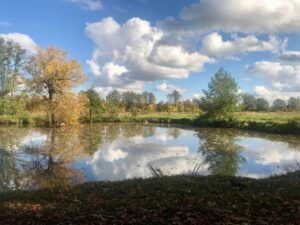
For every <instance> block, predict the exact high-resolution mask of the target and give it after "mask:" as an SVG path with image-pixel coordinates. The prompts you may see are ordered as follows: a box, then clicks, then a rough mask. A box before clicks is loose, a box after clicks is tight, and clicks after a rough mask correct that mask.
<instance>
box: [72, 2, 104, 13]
mask: <svg viewBox="0 0 300 225" xmlns="http://www.w3.org/2000/svg"><path fill="white" fill-rule="evenodd" d="M68 1H69V2H72V3H75V4H77V5H79V6H80V7H81V8H82V9H85V10H90V11H97V10H100V9H102V7H103V6H102V3H101V1H100V0H68Z"/></svg>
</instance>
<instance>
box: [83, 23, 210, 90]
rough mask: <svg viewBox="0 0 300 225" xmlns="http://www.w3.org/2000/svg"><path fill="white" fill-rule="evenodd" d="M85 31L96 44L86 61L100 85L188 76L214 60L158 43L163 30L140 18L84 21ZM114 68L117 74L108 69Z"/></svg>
mask: <svg viewBox="0 0 300 225" xmlns="http://www.w3.org/2000/svg"><path fill="white" fill-rule="evenodd" d="M86 33H87V35H88V36H89V37H90V38H91V39H92V40H93V42H94V43H95V44H96V49H95V50H94V53H93V55H92V58H91V59H90V60H89V61H88V64H89V66H90V69H91V72H92V74H93V75H94V76H95V77H97V78H98V81H99V83H100V84H101V86H103V87H117V88H121V87H123V88H124V87H126V86H128V85H131V84H134V85H136V82H143V81H154V80H165V79H180V78H188V76H189V74H190V73H191V72H200V71H202V70H203V66H204V64H205V63H214V62H215V61H214V59H212V58H209V57H208V56H205V55H201V54H200V53H198V52H197V51H188V50H186V49H185V48H183V47H182V46H180V45H167V44H162V43H161V41H162V39H163V36H164V31H163V30H162V29H159V28H157V27H155V26H151V24H150V22H148V21H145V20H142V19H140V18H132V19H130V20H128V21H126V22H125V23H124V24H119V23H117V22H116V21H115V20H114V19H113V18H111V17H108V18H105V19H103V20H101V21H99V22H96V23H91V24H87V27H86ZM121 68H122V69H121ZM115 69H117V70H118V72H117V73H114V72H112V70H113V71H115Z"/></svg>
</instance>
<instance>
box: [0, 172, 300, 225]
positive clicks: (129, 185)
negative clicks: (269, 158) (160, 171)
mask: <svg viewBox="0 0 300 225" xmlns="http://www.w3.org/2000/svg"><path fill="white" fill-rule="evenodd" d="M0 212H1V213H0V224H299V221H300V172H299V171H298V172H294V173H290V174H288V175H285V176H278V177H272V178H268V179H262V180H254V179H248V178H234V177H214V176H208V177H198V176H196V177H194V176H193V177H189V176H176V177H157V178H151V179H146V180H141V179H137V180H129V181H122V182H108V183H104V182H99V183H88V184H82V185H77V186H73V187H65V188H56V189H48V190H39V191H33V192H13V193H9V194H2V195H1V194H0Z"/></svg>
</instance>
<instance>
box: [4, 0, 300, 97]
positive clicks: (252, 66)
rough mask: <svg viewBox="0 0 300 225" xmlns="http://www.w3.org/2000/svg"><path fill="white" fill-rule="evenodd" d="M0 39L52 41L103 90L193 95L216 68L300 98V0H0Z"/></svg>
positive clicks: (252, 85) (258, 89)
mask: <svg viewBox="0 0 300 225" xmlns="http://www.w3.org/2000/svg"><path fill="white" fill-rule="evenodd" d="M0 11H1V14H0V37H3V38H4V39H7V40H13V41H15V42H17V43H19V44H20V45H21V46H22V47H23V48H24V49H26V50H27V52H28V54H35V49H36V47H37V46H38V47H43V48H46V47H48V46H55V47H57V48H61V49H63V50H66V51H68V52H69V56H68V57H69V58H70V59H77V60H78V61H79V62H80V63H81V65H82V67H83V69H84V71H85V73H86V74H87V77H88V79H87V81H86V83H85V84H84V85H82V86H81V87H80V89H87V88H90V87H94V88H95V90H97V91H98V93H99V94H100V95H102V96H105V95H106V94H107V93H108V92H110V91H111V90H114V89H117V90H119V91H127V90H133V91H137V92H142V91H144V90H146V91H152V92H154V93H155V95H156V96H157V97H158V99H159V100H165V99H166V95H167V94H168V93H170V92H172V91H173V90H178V91H179V92H181V94H182V95H183V97H184V99H191V98H193V97H198V96H201V95H202V94H203V93H202V90H203V89H207V84H208V82H209V81H210V79H211V78H212V76H214V74H215V73H216V72H217V71H218V70H219V69H220V68H221V67H222V68H224V69H225V70H226V71H228V72H229V73H230V74H231V75H232V76H233V77H234V78H235V79H236V81H237V82H238V84H239V88H240V91H241V92H243V93H249V94H253V95H255V96H256V97H264V98H266V99H267V100H268V101H273V100H274V99H276V98H282V99H285V100H287V99H288V98H289V97H291V96H295V97H300V0H260V1H257V0H22V1H20V0H0Z"/></svg>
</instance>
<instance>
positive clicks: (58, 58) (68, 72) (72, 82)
mask: <svg viewBox="0 0 300 225" xmlns="http://www.w3.org/2000/svg"><path fill="white" fill-rule="evenodd" d="M66 57H67V52H65V51H62V50H59V49H56V48H54V47H49V48H46V49H43V48H40V49H37V54H36V55H34V56H32V57H30V63H29V66H28V67H27V71H28V73H29V74H30V75H31V79H30V81H29V87H30V89H31V90H32V91H33V92H35V93H36V94H38V95H40V96H43V98H44V99H45V100H46V103H47V114H48V117H49V125H50V127H52V126H54V125H55V123H56V122H57V121H56V119H55V113H56V109H57V107H58V106H59V104H60V103H61V102H62V99H63V97H64V96H65V95H66V94H67V93H70V92H72V88H73V87H75V86H77V85H79V84H81V83H82V82H83V81H84V80H85V75H84V73H83V71H82V69H81V66H80V64H79V63H78V62H77V61H76V60H68V59H67V58H66Z"/></svg>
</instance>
